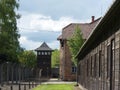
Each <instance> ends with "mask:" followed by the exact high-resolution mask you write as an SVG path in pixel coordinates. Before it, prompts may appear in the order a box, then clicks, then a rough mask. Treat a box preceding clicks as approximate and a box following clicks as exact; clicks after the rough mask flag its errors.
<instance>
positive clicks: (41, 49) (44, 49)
mask: <svg viewBox="0 0 120 90" xmlns="http://www.w3.org/2000/svg"><path fill="white" fill-rule="evenodd" d="M35 51H52V49H51V48H50V47H49V46H48V45H47V44H46V43H45V42H44V43H43V44H42V45H41V46H40V47H38V48H36V49H35Z"/></svg>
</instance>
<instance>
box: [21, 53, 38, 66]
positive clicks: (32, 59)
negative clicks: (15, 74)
mask: <svg viewBox="0 0 120 90" xmlns="http://www.w3.org/2000/svg"><path fill="white" fill-rule="evenodd" d="M19 62H20V63H21V64H23V65H25V66H27V67H35V66H36V63H37V56H36V54H35V53H34V52H33V51H23V52H22V53H21V55H20V56H19Z"/></svg>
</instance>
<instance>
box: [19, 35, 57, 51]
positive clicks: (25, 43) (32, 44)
mask: <svg viewBox="0 0 120 90" xmlns="http://www.w3.org/2000/svg"><path fill="white" fill-rule="evenodd" d="M19 42H20V45H21V46H22V47H24V48H25V49H26V50H34V49H36V48H37V47H39V46H40V45H41V44H42V43H43V42H41V41H40V42H37V41H32V40H29V39H28V38H27V37H26V36H22V37H20V39H19ZM47 44H48V46H49V47H50V48H52V49H58V47H59V42H58V41H52V42H49V43H47Z"/></svg>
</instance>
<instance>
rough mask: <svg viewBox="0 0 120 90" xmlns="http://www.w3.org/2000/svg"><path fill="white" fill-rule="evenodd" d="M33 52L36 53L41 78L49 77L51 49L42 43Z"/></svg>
mask: <svg viewBox="0 0 120 90" xmlns="http://www.w3.org/2000/svg"><path fill="white" fill-rule="evenodd" d="M35 51H37V67H38V68H40V69H41V70H42V72H41V76H42V77H50V76H51V55H52V49H51V48H50V47H49V46H48V45H47V44H46V43H45V42H44V43H43V44H42V45H41V46H40V47H38V48H37V49H35Z"/></svg>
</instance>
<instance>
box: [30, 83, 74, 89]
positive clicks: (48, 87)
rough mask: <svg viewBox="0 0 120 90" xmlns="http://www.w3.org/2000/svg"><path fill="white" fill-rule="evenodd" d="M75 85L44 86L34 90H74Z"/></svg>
mask: <svg viewBox="0 0 120 90" xmlns="http://www.w3.org/2000/svg"><path fill="white" fill-rule="evenodd" d="M73 87H74V85H73V84H43V85H39V86H38V87H36V88H34V89H32V90H73Z"/></svg>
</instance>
